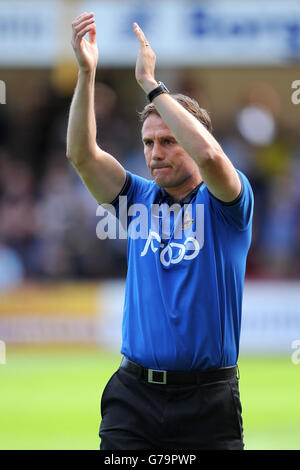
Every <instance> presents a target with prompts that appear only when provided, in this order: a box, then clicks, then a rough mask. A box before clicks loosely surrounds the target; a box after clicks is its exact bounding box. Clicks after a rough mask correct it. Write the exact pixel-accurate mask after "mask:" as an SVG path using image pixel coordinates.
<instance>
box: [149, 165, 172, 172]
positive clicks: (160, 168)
mask: <svg viewBox="0 0 300 470" xmlns="http://www.w3.org/2000/svg"><path fill="white" fill-rule="evenodd" d="M168 168H171V167H170V166H167V165H165V166H154V167H152V168H151V171H157V170H166V169H168Z"/></svg>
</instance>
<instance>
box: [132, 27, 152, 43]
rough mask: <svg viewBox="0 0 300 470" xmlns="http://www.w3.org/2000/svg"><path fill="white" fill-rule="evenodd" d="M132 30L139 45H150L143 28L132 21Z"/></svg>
mask: <svg viewBox="0 0 300 470" xmlns="http://www.w3.org/2000/svg"><path fill="white" fill-rule="evenodd" d="M133 31H134V34H135V35H136V37H137V39H138V41H139V43H140V46H150V44H149V41H148V40H147V38H146V36H145V34H144V32H143V30H142V29H141V28H140V27H139V25H138V24H137V23H133Z"/></svg>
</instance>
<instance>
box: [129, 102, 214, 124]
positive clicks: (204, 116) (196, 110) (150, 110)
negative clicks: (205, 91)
mask: <svg viewBox="0 0 300 470" xmlns="http://www.w3.org/2000/svg"><path fill="white" fill-rule="evenodd" d="M171 96H172V98H174V100H176V101H177V102H178V103H180V104H181V105H182V106H183V107H184V108H185V109H186V110H187V111H188V112H189V113H191V114H192V115H193V116H195V118H196V119H198V121H200V122H201V124H203V126H204V127H206V129H207V130H208V131H209V132H211V133H212V130H213V128H212V123H211V119H210V116H209V114H208V112H207V111H206V109H203V108H200V106H199V103H198V102H197V101H196V100H195V99H194V98H190V97H189V96H186V95H182V94H181V93H174V94H171ZM150 114H157V115H158V116H159V112H158V111H157V109H156V108H155V106H154V104H153V103H149V104H147V105H146V106H145V107H144V109H143V111H141V112H138V116H139V119H140V121H141V122H143V123H144V122H145V121H146V119H147V117H148V116H149V115H150Z"/></svg>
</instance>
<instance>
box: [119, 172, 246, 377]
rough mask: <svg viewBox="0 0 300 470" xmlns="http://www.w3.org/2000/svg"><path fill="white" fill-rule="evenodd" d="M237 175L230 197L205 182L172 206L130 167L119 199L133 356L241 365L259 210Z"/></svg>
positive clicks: (150, 361) (125, 336)
mask: <svg viewBox="0 0 300 470" xmlns="http://www.w3.org/2000/svg"><path fill="white" fill-rule="evenodd" d="M237 171H238V170H237ZM238 174H239V177H240V179H241V182H242V190H241V193H240V195H239V197H238V198H237V199H236V200H235V201H233V202H232V203H230V204H228V203H224V202H222V201H219V200H218V199H216V198H215V197H214V196H213V195H212V194H211V193H210V192H209V191H208V189H207V187H206V185H205V183H204V182H202V183H201V184H200V185H199V186H198V187H197V188H195V189H194V190H193V191H192V192H191V193H190V194H189V195H188V196H187V197H186V198H184V199H183V200H182V201H180V203H179V204H177V205H176V207H175V206H174V207H175V208H176V210H170V208H172V207H173V206H172V200H170V197H169V196H168V194H167V193H166V192H165V191H164V190H163V189H162V188H160V187H159V186H158V185H157V184H156V183H155V182H154V181H148V180H146V179H144V178H141V177H139V176H136V175H134V174H132V173H130V172H127V179H126V183H125V185H124V187H123V189H122V191H121V193H120V195H119V196H123V197H122V198H119V197H118V198H116V199H115V200H114V201H113V205H114V206H115V208H116V209H117V213H118V217H119V218H120V219H122V221H123V225H125V228H126V230H127V232H128V249H127V260H128V273H127V280H126V291H125V303H124V310H123V324H122V347H121V353H122V354H124V355H125V356H127V357H128V358H129V359H131V360H132V361H134V362H137V363H138V364H141V365H143V366H144V367H148V368H151V369H162V370H192V369H199V370H205V369H209V368H219V367H227V366H231V365H234V364H236V362H237V358H238V353H239V339H240V330H241V312H242V297H243V285H244V277H245V268H246V258H247V253H248V250H249V247H250V242H251V224H252V213H253V193H252V189H251V186H250V183H249V181H248V180H247V178H246V177H245V175H244V174H243V173H241V172H240V171H238ZM125 196H126V198H125Z"/></svg>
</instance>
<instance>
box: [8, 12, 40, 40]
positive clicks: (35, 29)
mask: <svg viewBox="0 0 300 470" xmlns="http://www.w3.org/2000/svg"><path fill="white" fill-rule="evenodd" d="M42 33H43V26H42V25H41V23H40V21H39V20H38V18H25V17H24V18H14V17H9V16H7V17H3V16H2V18H0V35H1V37H2V39H5V36H14V37H18V36H20V35H21V37H22V38H23V37H24V38H30V39H39V38H40V36H41V35H42Z"/></svg>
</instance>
